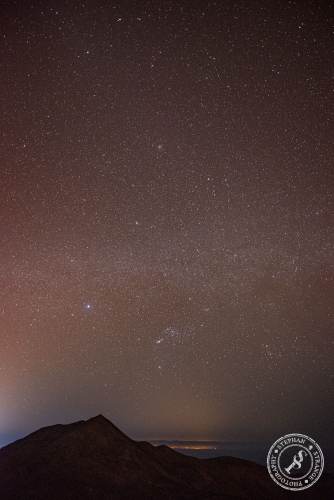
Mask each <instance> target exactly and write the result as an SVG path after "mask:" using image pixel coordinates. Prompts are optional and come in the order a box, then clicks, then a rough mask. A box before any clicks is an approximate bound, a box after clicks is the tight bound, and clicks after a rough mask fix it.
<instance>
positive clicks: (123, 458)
mask: <svg viewBox="0 0 334 500" xmlns="http://www.w3.org/2000/svg"><path fill="white" fill-rule="evenodd" d="M0 498H1V500H14V499H15V500H55V499H57V500H74V499H75V500H86V499H94V500H118V499H119V500H121V499H122V500H123V499H128V500H144V499H145V500H146V499H147V500H149V499H150V500H160V499H161V500H166V499H169V500H174V499H175V500H181V499H188V500H209V499H210V500H213V499H216V500H218V499H221V500H225V499H226V500H227V499H230V500H232V499H233V500H239V499H240V500H241V499H254V500H261V499H263V500H275V499H294V500H296V499H297V498H298V500H301V499H314V500H315V499H317V500H318V499H319V500H327V499H328V500H329V499H331V500H332V499H333V498H334V484H333V478H332V477H330V476H328V475H327V476H326V475H325V474H323V476H322V477H321V478H320V480H319V482H318V483H317V484H316V485H314V486H313V487H311V488H310V489H309V490H307V491H304V492H292V493H290V492H288V491H285V490H283V489H281V488H280V487H279V486H277V485H275V484H274V483H273V482H272V480H271V479H270V478H269V476H268V473H267V471H266V469H265V468H264V467H262V466H260V465H257V464H254V463H252V462H248V461H246V460H240V459H236V458H215V459H208V460H200V459H197V458H193V457H187V456H184V455H181V454H179V453H177V452H175V451H173V450H171V449H169V448H167V447H166V446H158V447H154V446H152V445H151V444H149V443H146V442H136V441H133V440H132V439H130V438H128V437H127V436H126V435H125V434H123V433H122V432H121V431H120V430H118V429H117V428H116V427H115V426H114V425H113V424H112V423H111V422H109V420H107V419H106V418H104V417H103V416H97V417H94V418H92V419H90V420H88V421H86V422H83V421H82V422H76V423H74V424H69V425H55V426H52V427H46V428H43V429H40V430H38V431H36V432H34V433H33V434H30V435H29V436H27V437H26V438H24V439H21V440H19V441H16V442H15V443H13V444H10V445H9V446H6V447H5V448H2V449H1V450H0Z"/></svg>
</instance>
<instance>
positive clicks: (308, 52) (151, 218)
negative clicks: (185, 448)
mask: <svg viewBox="0 0 334 500" xmlns="http://www.w3.org/2000/svg"><path fill="white" fill-rule="evenodd" d="M0 16H1V30H0V60H1V79H0V86H1V87H0V106H1V108H0V109H1V113H0V120H1V127H0V130H1V144H0V151H1V153H0V154H1V165H0V189H1V196H0V203H1V206H0V230H1V246H0V252H1V254H0V255H1V261H0V262H1V266H0V273H1V289H0V402H1V404H0V443H4V442H5V441H8V440H9V439H10V437H14V436H18V435H22V434H24V433H26V432H30V431H32V430H35V429H36V428H38V427H40V426H42V425H49V424H53V423H62V422H63V423H65V422H69V421H73V420H79V419H82V418H88V417H91V416H93V415H95V414H98V413H103V414H104V415H105V416H106V417H108V418H109V419H111V420H112V421H113V422H114V423H115V424H116V425H118V426H119V427H120V428H121V429H123V430H124V431H125V432H127V433H128V434H129V435H130V436H131V437H134V438H138V439H139V438H140V439H141V438H151V439H160V438H165V439H168V438H172V439H222V440H224V439H230V440H241V441H242V440H258V441H259V440H267V442H268V446H269V445H271V444H272V442H273V441H274V440H275V439H276V438H277V437H279V436H280V435H282V434H283V433H290V432H302V433H306V434H309V435H310V436H312V437H313V438H314V439H318V440H319V443H320V444H325V443H324V442H325V441H326V440H328V439H329V435H330V432H331V425H332V402H333V388H334V381H333V373H334V370H333V368H334V366H333V365H334V362H333V360H334V341H333V316H332V313H333V302H332V297H333V293H332V292H333V277H334V269H333V243H334V238H333V230H332V227H333V219H331V212H332V210H333V180H334V179H333V172H334V169H333V149H334V148H333V134H332V132H333V116H334V113H333V111H334V109H333V47H334V44H333V22H332V21H333V9H332V10H331V8H330V7H329V3H326V2H321V1H304V2H294V1H252V2H246V1H235V2H232V1H226V2H220V1H217V2H213V1H191V2H190V1H168V0H167V1H153V0H152V1H145V0H143V1H140V2H134V1H133V2H128V1H118V2H113V1H103V0H101V1H99V0H96V1H93V0H92V1H90V0H88V1H83V2H74V1H63V2H62V1H58V2H55V1H44V0H43V1H34V0H32V1H30V2H22V1H14V0H10V1H3V2H1V8H0Z"/></svg>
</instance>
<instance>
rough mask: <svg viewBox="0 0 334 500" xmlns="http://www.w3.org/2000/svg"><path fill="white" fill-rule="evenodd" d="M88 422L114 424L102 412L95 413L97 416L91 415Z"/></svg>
mask: <svg viewBox="0 0 334 500" xmlns="http://www.w3.org/2000/svg"><path fill="white" fill-rule="evenodd" d="M86 423H98V424H111V425H113V424H112V423H111V422H110V420H108V419H107V418H106V417H105V416H104V415H102V414H101V413H100V414H99V415H95V417H91V418H89V419H88V420H86Z"/></svg>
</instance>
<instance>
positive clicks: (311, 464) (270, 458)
mask: <svg viewBox="0 0 334 500" xmlns="http://www.w3.org/2000/svg"><path fill="white" fill-rule="evenodd" d="M267 468H268V472H269V474H270V477H271V478H272V479H273V480H274V481H275V483H277V484H279V485H280V486H281V487H282V488H285V489H286V490H292V491H298V490H306V488H310V486H312V485H313V484H314V483H315V482H316V481H318V479H319V477H320V476H321V474H322V471H323V469H324V456H323V453H322V451H321V448H320V446H319V445H318V443H316V442H315V441H314V440H313V439H311V438H310V437H308V436H305V435H304V434H287V435H286V436H283V437H280V438H279V439H277V441H275V443H274V444H273V445H272V447H271V448H270V450H269V452H268V455H267Z"/></svg>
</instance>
